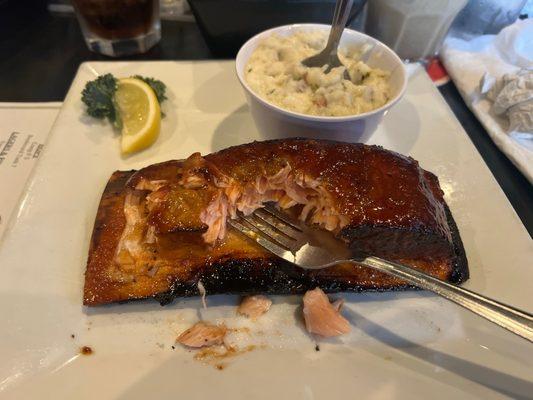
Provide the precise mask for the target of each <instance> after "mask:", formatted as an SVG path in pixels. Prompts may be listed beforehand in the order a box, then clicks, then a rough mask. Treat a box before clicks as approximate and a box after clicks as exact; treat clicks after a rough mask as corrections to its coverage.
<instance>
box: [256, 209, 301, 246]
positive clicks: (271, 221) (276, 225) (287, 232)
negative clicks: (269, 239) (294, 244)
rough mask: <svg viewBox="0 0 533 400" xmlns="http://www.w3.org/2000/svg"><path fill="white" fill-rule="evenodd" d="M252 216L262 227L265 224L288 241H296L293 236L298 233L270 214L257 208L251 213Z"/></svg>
mask: <svg viewBox="0 0 533 400" xmlns="http://www.w3.org/2000/svg"><path fill="white" fill-rule="evenodd" d="M252 215H253V216H254V217H256V218H258V219H259V220H260V221H261V223H262V224H263V225H264V224H266V225H268V226H269V227H271V228H272V229H274V230H275V231H277V232H280V234H281V235H283V236H286V237H288V238H289V239H292V240H296V238H295V237H294V236H295V234H297V233H299V232H298V231H297V230H296V229H294V228H293V227H292V226H289V225H287V224H286V223H285V222H283V221H281V220H280V219H278V218H276V217H274V216H273V215H272V214H270V213H268V212H266V211H264V210H262V209H260V208H258V209H257V210H255V211H254V212H253V214H252Z"/></svg>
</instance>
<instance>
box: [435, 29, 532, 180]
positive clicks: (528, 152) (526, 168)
mask: <svg viewBox="0 0 533 400" xmlns="http://www.w3.org/2000/svg"><path fill="white" fill-rule="evenodd" d="M531 35H533V19H529V20H523V21H517V22H516V23H514V24H513V25H510V26H508V27H507V28H505V29H503V30H502V31H501V32H500V33H499V34H498V35H484V36H480V37H477V38H475V39H472V40H468V41H467V40H462V39H458V38H453V37H451V38H448V39H446V42H445V43H444V46H443V48H442V51H441V54H440V56H441V59H442V62H443V64H444V66H445V67H446V69H447V71H448V73H449V75H450V76H451V78H452V79H453V81H454V83H455V85H456V86H457V88H458V89H459V92H460V93H461V96H462V97H463V99H464V101H465V103H466V104H467V105H468V107H469V108H470V109H471V110H472V112H473V113H474V114H475V115H476V117H477V118H478V119H479V121H480V122H481V123H482V124H483V126H484V127H485V129H486V130H487V133H488V134H489V136H490V137H491V138H492V140H493V141H494V143H495V144H496V145H497V146H498V147H499V148H500V149H501V151H502V152H503V153H505V154H506V155H507V157H509V159H510V160H511V161H512V162H513V163H514V164H515V165H516V166H517V168H518V169H520V171H522V173H523V174H524V175H525V176H526V178H527V179H528V180H529V181H530V182H532V183H533V140H531V139H517V138H513V137H511V136H509V135H508V134H507V132H506V131H507V126H508V121H507V120H505V119H503V118H500V117H497V116H495V115H493V114H492V113H491V112H490V108H491V105H492V103H491V102H490V101H488V100H487V99H485V98H484V97H483V96H481V95H480V91H479V81H480V79H481V77H482V76H483V75H484V74H485V73H486V72H488V73H489V74H490V75H492V76H494V77H499V76H501V75H503V74H505V73H513V72H516V71H517V70H519V69H520V68H533V40H532V38H531Z"/></svg>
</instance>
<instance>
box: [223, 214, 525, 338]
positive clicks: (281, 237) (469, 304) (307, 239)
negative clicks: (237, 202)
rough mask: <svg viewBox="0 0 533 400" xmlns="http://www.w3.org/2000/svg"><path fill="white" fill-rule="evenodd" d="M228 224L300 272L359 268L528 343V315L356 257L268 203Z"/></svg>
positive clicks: (377, 261)
mask: <svg viewBox="0 0 533 400" xmlns="http://www.w3.org/2000/svg"><path fill="white" fill-rule="evenodd" d="M229 224H230V225H231V226H232V227H233V228H235V229H237V230H238V231H240V232H241V233H243V234H244V235H246V236H247V237H248V238H250V239H252V240H254V241H255V242H257V243H258V244H259V245H261V246H262V247H264V248H265V249H267V250H269V251H270V252H272V253H274V254H275V255H277V256H278V257H281V258H283V259H284V260H287V261H289V262H291V263H293V264H296V265H297V266H299V267H301V268H306V269H321V268H328V267H331V266H333V265H336V264H340V263H351V264H354V265H361V266H365V267H369V268H373V269H375V270H378V271H381V272H384V273H386V274H389V275H392V276H395V277H397V278H401V279H403V280H404V281H406V282H408V283H410V284H412V285H414V286H417V287H419V288H422V289H426V290H430V291H432V292H434V293H436V294H438V295H440V296H442V297H444V298H446V299H448V300H451V301H453V302H454V303H457V304H459V305H460V306H462V307H464V308H466V309H468V310H470V311H472V312H473V313H475V314H477V315H479V316H481V317H483V318H486V319H488V320H489V321H491V322H494V323H495V324H497V325H499V326H501V327H503V328H505V329H507V330H509V331H511V332H513V333H515V334H516V335H518V336H521V337H523V338H524V339H527V340H529V341H530V342H533V315H531V314H529V313H527V312H525V311H521V310H518V309H516V308H514V307H511V306H508V305H505V304H502V303H500V302H498V301H495V300H492V299H490V298H487V297H485V296H482V295H480V294H478V293H475V292H472V291H470V290H467V289H465V288H462V287H459V286H457V285H453V284H451V283H448V282H444V281H442V280H440V279H437V278H435V277H433V276H431V275H428V274H426V273H424V272H422V271H419V270H417V269H414V268H411V267H408V266H406V265H403V264H399V263H396V262H392V261H387V260H383V259H381V258H378V257H373V256H369V257H356V258H354V255H353V254H352V252H351V251H350V250H349V249H348V246H346V244H345V243H344V242H342V241H341V240H339V239H336V238H335V237H334V236H333V235H332V234H331V233H330V232H327V231H324V230H322V229H317V228H313V227H310V226H308V225H307V224H305V223H300V222H298V221H296V220H294V219H293V218H291V217H289V216H288V215H286V214H285V213H283V212H281V211H279V210H278V209H276V208H275V207H274V206H273V205H266V206H265V207H264V208H260V209H258V210H256V211H255V212H254V213H253V214H251V215H249V216H244V215H240V216H239V218H237V219H233V220H229Z"/></svg>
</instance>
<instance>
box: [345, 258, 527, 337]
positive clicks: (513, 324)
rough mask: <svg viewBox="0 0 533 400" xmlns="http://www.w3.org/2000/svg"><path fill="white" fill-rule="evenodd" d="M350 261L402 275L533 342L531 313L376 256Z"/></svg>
mask: <svg viewBox="0 0 533 400" xmlns="http://www.w3.org/2000/svg"><path fill="white" fill-rule="evenodd" d="M353 262H354V263H356V264H359V265H364V266H366V267H370V268H373V269H376V270H378V271H381V272H385V273H386V274H388V275H392V276H395V277H397V278H401V279H403V280H405V281H407V282H409V283H411V284H413V285H414V286H417V287H420V288H422V289H426V290H430V291H432V292H434V293H436V294H438V295H440V296H442V297H444V298H446V299H448V300H451V301H453V302H454V303H456V304H459V305H460V306H462V307H464V308H467V309H468V310H470V311H472V312H473V313H475V314H477V315H479V316H481V317H483V318H486V319H488V320H489V321H491V322H494V323H495V324H497V325H499V326H501V327H502V328H505V329H507V330H509V331H511V332H513V333H515V334H516V335H518V336H521V337H523V338H524V339H526V340H529V341H530V342H533V315H531V314H529V313H527V312H525V311H521V310H518V309H516V308H514V307H511V306H508V305H506V304H502V303H500V302H498V301H495V300H492V299H490V298H488V297H485V296H482V295H480V294H478V293H475V292H472V291H470V290H467V289H465V288H462V287H459V286H456V285H453V284H451V283H448V282H444V281H442V280H440V279H438V278H435V277H433V276H431V275H428V274H426V273H424V272H421V271H419V270H416V269H414V268H411V267H408V266H406V265H403V264H398V263H396V262H392V261H387V260H383V259H381V258H378V257H367V258H365V259H363V260H357V261H356V260H353Z"/></svg>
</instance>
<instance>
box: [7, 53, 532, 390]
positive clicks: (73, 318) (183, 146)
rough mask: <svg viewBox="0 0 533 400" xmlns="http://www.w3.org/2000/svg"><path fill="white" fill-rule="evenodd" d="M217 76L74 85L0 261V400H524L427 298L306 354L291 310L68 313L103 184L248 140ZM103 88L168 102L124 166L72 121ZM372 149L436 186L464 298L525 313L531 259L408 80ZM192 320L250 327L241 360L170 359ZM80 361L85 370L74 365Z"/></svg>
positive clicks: (370, 310) (462, 139) (383, 301)
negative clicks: (132, 88)
mask: <svg viewBox="0 0 533 400" xmlns="http://www.w3.org/2000/svg"><path fill="white" fill-rule="evenodd" d="M233 68H234V64H233V62H229V61H227V62H150V63H148V62H141V63H132V62H117V63H87V64H83V65H82V66H81V67H80V69H79V71H78V74H77V76H76V79H75V81H74V83H73V84H72V87H71V89H70V91H69V93H68V95H67V97H66V99H65V103H64V106H63V109H62V111H61V113H60V115H59V117H58V119H57V122H56V124H55V126H54V128H53V131H52V134H51V135H50V139H49V142H48V143H47V144H46V149H45V152H44V154H43V158H42V160H41V162H40V164H39V165H38V167H37V168H36V171H35V174H34V176H33V178H32V180H31V183H30V185H29V187H28V190H27V193H26V195H25V196H24V197H23V199H22V202H21V204H20V208H19V209H18V215H17V216H16V217H15V218H13V221H12V224H11V226H10V228H9V229H8V231H7V233H6V235H5V238H4V241H3V243H2V244H1V246H0V267H1V271H2V279H0V315H1V316H2V323H1V324H0V354H1V356H0V397H1V396H4V397H6V398H16V399H26V398H27V399H34V398H38V397H43V395H44V396H45V397H46V396H48V397H50V398H54V399H74V398H75V399H91V398H98V399H99V400H104V399H128V400H131V399H144V398H170V397H172V398H187V399H188V398H210V397H211V398H224V399H226V398H227V399H241V398H246V399H281V398H284V399H285V398H287V399H329V398H340V397H344V398H353V397H356V396H357V397H360V398H365V399H374V398H375V399H390V398H399V397H402V398H412V397H423V396H424V397H428V398H432V399H448V398H453V397H480V398H486V399H487V398H500V397H506V396H509V397H515V398H518V397H531V396H532V394H533V384H532V382H531V377H532V376H533V370H532V367H531V366H532V364H531V360H532V359H533V346H531V344H530V343H527V342H525V341H524V340H522V339H520V338H517V337H515V336H513V335H512V334H509V333H507V332H505V331H503V330H501V329H500V328H498V327H496V326H494V325H492V324H490V323H489V322H486V321H484V320H481V319H480V318H478V317H476V316H473V315H471V314H469V313H468V312H467V311H463V310H462V309H459V308H458V307H456V306H454V305H452V304H449V303H447V302H446V301H445V300H442V299H440V298H438V297H435V296H432V295H430V294H428V293H425V292H409V293H384V294H376V293H367V294H351V295H346V296H344V297H345V298H346V299H347V300H348V302H347V306H346V308H345V309H344V310H343V312H344V314H345V315H346V316H347V318H349V320H350V321H351V323H352V326H353V329H352V333H351V334H349V335H346V336H345V337H341V338H339V339H335V340H327V341H323V340H322V341H320V342H319V344H320V351H316V350H315V344H316V341H315V340H314V339H313V338H311V337H310V336H308V335H307V334H306V333H305V330H304V328H303V324H302V322H301V319H300V312H301V311H300V310H299V308H298V307H299V303H300V301H301V300H300V298H299V297H296V296H294V297H283V296H280V297H276V298H275V299H274V303H275V305H274V306H273V309H272V310H271V311H270V312H269V313H268V314H266V315H265V316H264V317H263V318H261V319H260V320H259V321H258V322H256V323H252V322H250V321H248V320H246V319H244V318H242V317H237V316H235V305H236V304H237V300H238V299H237V298H236V297H234V296H215V297H208V303H209V307H208V309H207V310H202V309H201V307H200V302H199V300H198V299H181V300H179V299H178V300H176V301H175V302H174V303H173V304H171V305H169V306H166V307H161V306H159V304H157V303H155V302H154V301H143V302H134V303H128V304H117V305H111V306H106V307H100V308H93V309H88V308H85V307H83V306H82V288H83V274H84V270H85V262H86V257H87V250H88V244H89V238H90V235H91V231H92V225H93V221H94V216H95V213H96V209H97V207H98V201H99V198H100V195H101V192H102V190H103V188H104V186H105V184H106V182H107V179H108V178H109V175H110V174H111V173H112V172H113V171H114V170H117V169H132V168H140V167H143V166H146V165H148V164H152V163H155V162H159V161H164V160H168V159H176V158H178V159H179V158H183V157H186V156H188V155H190V154H191V153H192V152H195V151H200V152H202V153H204V154H205V153H209V152H212V151H215V150H219V149H222V148H225V147H228V146H230V145H236V144H241V143H246V142H250V141H252V140H254V139H260V137H259V134H258V132H257V131H256V129H255V127H254V124H253V121H252V119H251V116H250V114H249V113H248V110H247V106H246V104H245V100H244V96H243V94H242V93H241V89H240V87H239V85H238V82H237V79H236V77H235V75H234V71H233ZM106 72H112V73H113V74H115V75H116V76H130V75H134V74H141V75H146V76H153V77H157V78H159V79H161V80H162V81H164V82H165V83H166V84H167V85H168V88H169V92H170V93H169V101H168V102H167V104H166V105H165V112H166V118H165V119H164V120H163V125H162V134H161V137H160V139H159V140H158V141H157V143H156V144H155V145H154V146H153V147H151V148H150V149H148V150H146V151H143V152H141V153H138V154H136V155H134V156H132V157H129V158H121V156H120V154H119V143H118V137H117V136H116V135H115V134H113V132H112V129H111V127H110V126H109V125H108V124H106V123H100V122H98V121H94V120H92V119H90V118H88V117H86V116H84V107H83V105H82V103H81V101H80V92H81V90H82V89H83V86H84V85H85V83H86V82H87V81H88V80H91V79H94V78H95V76H96V75H97V74H103V73H106ZM370 142H372V143H376V144H381V145H383V146H384V147H386V148H389V149H392V150H396V151H398V152H400V153H403V154H408V155H411V156H413V157H414V158H415V159H417V160H419V161H420V164H421V165H422V167H423V168H425V169H427V170H429V171H432V172H434V173H435V174H437V175H438V176H439V179H440V182H441V186H442V188H443V190H444V191H445V193H446V200H447V202H448V203H449V205H450V208H451V210H452V212H453V214H454V217H455V219H456V220H457V223H458V226H459V230H460V232H461V235H462V238H463V241H464V244H465V247H466V252H467V255H468V258H469V261H470V270H471V278H470V280H469V281H468V282H467V283H466V285H465V286H466V287H468V288H471V289H474V290H476V291H479V292H481V293H483V294H486V295H488V296H491V297H494V298H496V299H499V300H501V301H504V302H507V303H510V304H513V305H515V306H517V307H521V308H524V309H526V310H527V309H529V310H531V309H533V297H532V296H531V284H532V282H533V269H532V268H531V267H532V265H531V261H532V259H533V246H532V242H531V240H530V238H529V236H528V234H527V233H526V231H525V229H524V227H523V226H522V225H521V223H520V221H519V219H518V218H517V216H516V215H515V213H514V211H513V209H512V208H511V206H510V205H509V203H508V202H507V199H506V198H505V196H504V194H503V193H502V191H501V189H500V188H499V186H498V185H497V183H496V181H495V180H494V179H493V177H492V175H491V174H490V172H489V170H488V169H487V167H486V166H485V164H484V162H483V161H482V159H481V158H480V156H479V155H478V153H477V151H476V150H475V148H474V147H473V145H472V144H471V143H470V141H469V139H468V136H467V135H466V133H465V132H464V131H463V129H462V128H461V126H460V125H459V123H458V121H457V120H456V119H455V117H454V116H453V114H452V113H451V112H450V110H449V109H448V107H447V105H446V103H445V102H444V100H443V99H442V98H441V96H440V95H439V93H438V91H437V89H436V88H435V87H434V86H433V84H432V83H431V81H430V80H429V79H428V77H427V76H426V74H425V73H424V72H423V71H422V70H420V69H417V68H411V77H410V82H409V86H408V90H407V93H406V95H405V98H404V99H403V100H402V101H401V102H400V103H398V104H397V105H396V106H395V107H393V108H392V109H391V111H390V112H389V113H388V115H386V117H385V119H384V121H383V123H382V124H381V125H380V127H379V128H378V130H377V131H376V132H375V134H374V135H373V136H372V137H371V139H370ZM199 317H202V318H204V319H206V320H209V321H212V322H225V323H226V324H227V325H228V326H230V327H249V328H250V331H249V333H246V332H245V331H243V330H241V333H233V334H232V337H231V338H230V340H232V341H233V343H235V344H236V345H237V346H238V347H239V348H243V346H247V345H255V346H256V348H255V350H253V351H249V352H246V353H245V354H240V355H238V356H235V357H232V358H229V359H224V360H219V361H217V362H216V363H213V362H207V363H203V362H200V361H197V360H195V359H194V358H193V357H194V352H191V351H188V350H186V349H183V348H182V347H180V346H176V348H175V349H172V347H171V346H172V345H173V344H174V341H175V338H176V336H177V334H178V333H180V332H181V331H182V330H184V329H185V328H187V327H189V326H190V325H191V324H192V323H194V322H195V321H197V320H198V318H199ZM71 335H72V336H74V337H72V336H71ZM81 346H90V347H91V348H92V349H93V350H94V353H93V354H92V355H91V356H83V355H80V352H79V349H80V347H81ZM214 364H222V367H223V369H222V370H219V369H217V368H216V367H215V365H214Z"/></svg>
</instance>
